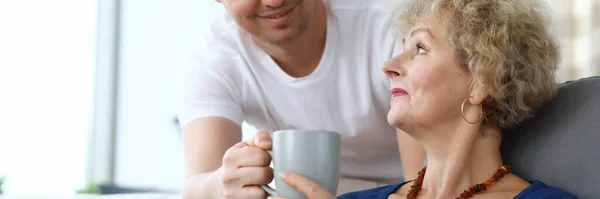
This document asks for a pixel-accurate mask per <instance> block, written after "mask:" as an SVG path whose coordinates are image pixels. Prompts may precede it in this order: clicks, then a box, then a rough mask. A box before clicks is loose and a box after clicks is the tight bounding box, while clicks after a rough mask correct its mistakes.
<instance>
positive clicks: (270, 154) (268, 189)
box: [260, 150, 277, 196]
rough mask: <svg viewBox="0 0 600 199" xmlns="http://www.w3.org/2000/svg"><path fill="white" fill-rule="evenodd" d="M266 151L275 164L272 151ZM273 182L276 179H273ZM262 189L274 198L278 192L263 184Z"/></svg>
mask: <svg viewBox="0 0 600 199" xmlns="http://www.w3.org/2000/svg"><path fill="white" fill-rule="evenodd" d="M265 151H267V153H268V154H269V156H270V157H271V160H272V161H273V162H275V160H273V157H274V155H273V151H272V150H265ZM273 180H275V178H273ZM260 187H262V188H263V189H264V190H265V191H266V192H267V193H268V194H269V195H272V196H276V195H277V190H275V189H273V188H272V187H271V186H269V185H268V184H262V185H260Z"/></svg>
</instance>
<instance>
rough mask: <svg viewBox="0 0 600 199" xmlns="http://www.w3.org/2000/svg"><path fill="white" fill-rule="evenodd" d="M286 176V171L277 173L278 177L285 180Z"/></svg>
mask: <svg viewBox="0 0 600 199" xmlns="http://www.w3.org/2000/svg"><path fill="white" fill-rule="evenodd" d="M287 177H288V173H287V172H280V173H279V178H281V179H282V180H285V178H287Z"/></svg>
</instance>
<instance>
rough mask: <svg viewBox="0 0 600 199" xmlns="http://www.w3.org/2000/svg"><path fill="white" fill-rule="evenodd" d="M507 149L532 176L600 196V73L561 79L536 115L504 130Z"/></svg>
mask: <svg viewBox="0 0 600 199" xmlns="http://www.w3.org/2000/svg"><path fill="white" fill-rule="evenodd" d="M501 151H502V157H503V159H504V161H505V163H508V164H511V165H512V166H513V171H514V173H516V174H517V175H519V176H521V177H523V178H524V179H526V180H542V181H544V182H545V183H547V184H549V185H551V186H554V187H557V188H560V189H563V190H566V191H568V192H571V193H573V194H575V195H576V196H577V197H579V198H600V77H590V78H584V79H580V80H577V81H569V82H565V83H562V84H560V87H559V90H558V94H557V96H556V97H555V98H553V99H552V100H551V101H550V103H548V104H547V105H545V106H544V107H543V108H541V109H540V110H538V112H537V113H536V114H535V116H534V117H533V118H531V119H529V120H527V121H525V122H524V123H523V124H522V125H520V126H518V127H517V128H515V129H513V130H510V131H506V132H505V133H504V138H503V141H502V147H501Z"/></svg>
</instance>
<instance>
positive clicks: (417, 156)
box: [396, 129, 426, 181]
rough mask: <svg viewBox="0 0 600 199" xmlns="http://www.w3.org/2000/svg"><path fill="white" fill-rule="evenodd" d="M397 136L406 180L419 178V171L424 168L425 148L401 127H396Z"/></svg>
mask: <svg viewBox="0 0 600 199" xmlns="http://www.w3.org/2000/svg"><path fill="white" fill-rule="evenodd" d="M396 137H397V139H398V149H399V150H400V160H401V161H402V168H403V172H404V180H405V181H406V180H412V179H415V178H417V173H418V172H419V171H420V170H421V169H422V168H423V163H425V157H426V154H425V150H424V149H423V147H421V145H420V144H419V143H418V142H417V141H416V140H415V139H413V138H412V137H411V136H410V135H408V134H406V133H405V132H404V131H402V130H400V129H396Z"/></svg>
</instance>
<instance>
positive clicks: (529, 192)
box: [515, 180, 577, 199]
mask: <svg viewBox="0 0 600 199" xmlns="http://www.w3.org/2000/svg"><path fill="white" fill-rule="evenodd" d="M534 198H535V199H577V197H576V196H574V195H573V194H571V193H569V192H566V191H564V190H561V189H558V188H555V187H552V186H549V185H547V184H545V183H544V182H542V181H539V180H536V181H533V182H532V183H531V185H529V187H527V188H525V189H524V190H523V191H521V192H520V193H519V194H518V195H517V196H515V199H534Z"/></svg>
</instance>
